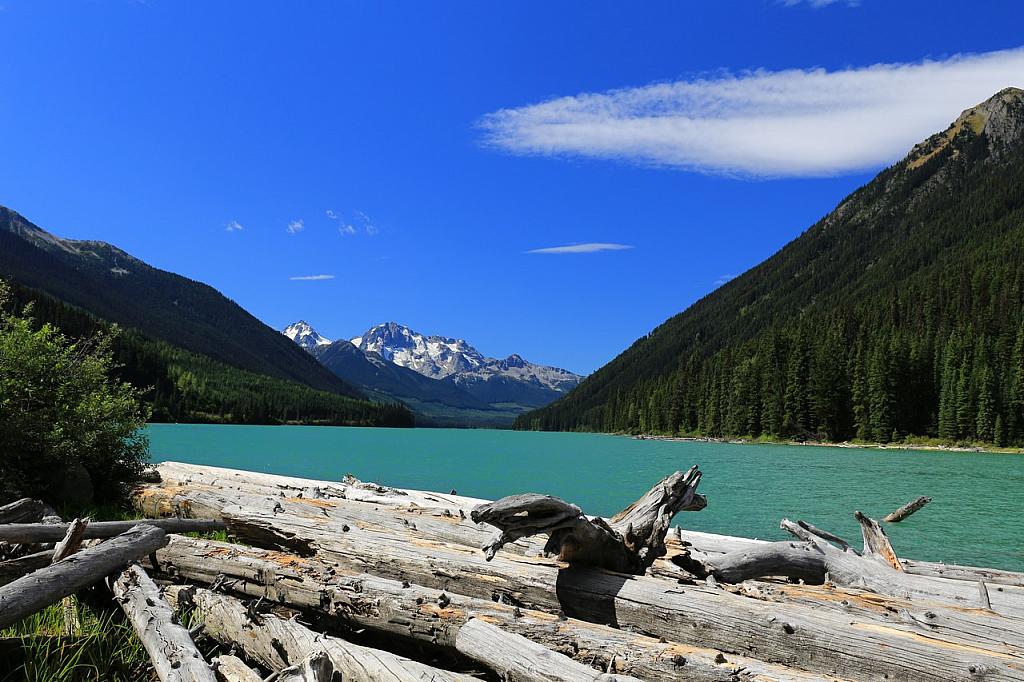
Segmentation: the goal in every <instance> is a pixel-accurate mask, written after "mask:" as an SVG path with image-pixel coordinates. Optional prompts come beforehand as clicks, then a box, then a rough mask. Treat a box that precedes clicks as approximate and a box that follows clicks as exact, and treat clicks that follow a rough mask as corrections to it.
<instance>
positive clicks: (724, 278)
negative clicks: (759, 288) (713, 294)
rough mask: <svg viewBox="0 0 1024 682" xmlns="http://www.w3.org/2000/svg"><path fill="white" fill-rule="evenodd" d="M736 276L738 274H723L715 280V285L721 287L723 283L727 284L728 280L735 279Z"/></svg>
mask: <svg viewBox="0 0 1024 682" xmlns="http://www.w3.org/2000/svg"><path fill="white" fill-rule="evenodd" d="M735 278H736V275H722V276H720V277H719V278H718V279H716V280H715V286H716V287H720V286H722V285H723V284H725V283H726V282H728V281H730V280H733V279H735Z"/></svg>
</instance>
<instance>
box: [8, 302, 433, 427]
mask: <svg viewBox="0 0 1024 682" xmlns="http://www.w3.org/2000/svg"><path fill="white" fill-rule="evenodd" d="M11 294H12V300H11V302H10V305H11V308H12V310H13V311H22V310H25V309H26V306H30V307H29V308H28V309H29V310H30V314H31V316H32V318H33V319H34V320H35V321H36V322H37V323H38V324H43V323H49V324H52V325H54V326H55V327H57V328H58V329H59V330H60V331H61V332H62V333H64V334H65V335H67V336H69V337H72V338H75V339H91V338H93V337H95V336H97V335H102V334H107V333H109V332H110V325H109V324H108V323H106V322H104V321H102V320H99V319H98V318H96V317H94V316H92V315H90V314H88V313H86V312H85V311H83V310H81V309H79V308H75V307H73V306H70V305H68V304H66V303H63V302H61V301H58V300H57V299H55V298H53V297H51V296H48V295H47V294H44V293H42V292H40V291H37V290H33V289H29V288H27V287H24V286H19V285H17V284H15V285H12V286H11ZM113 352H114V358H115V361H116V362H117V364H118V368H117V370H116V371H117V373H118V375H119V377H120V378H121V379H122V380H123V381H127V382H129V383H131V384H133V385H134V386H137V387H139V388H141V389H142V390H143V398H144V399H145V400H146V402H147V403H149V405H150V406H151V408H152V419H151V421H157V422H167V421H173V422H214V423H223V422H228V423H236V424H280V423H296V422H297V423H304V424H331V425H344V426H412V425H413V416H412V414H411V413H410V412H409V410H408V409H407V408H406V407H405V406H403V405H399V404H397V403H394V402H391V403H387V404H378V403H372V402H369V401H367V400H357V399H354V398H351V397H348V396H343V395H338V394H337V393H331V392H328V391H319V390H316V389H313V388H310V387H309V386H306V385H304V384H300V383H298V382H294V381H289V380H286V379H278V378H275V377H270V376H267V375H265V374H258V373H256V372H249V371H246V370H242V369H238V368H236V367H232V366H230V365H226V364H224V363H221V362H218V361H216V360H213V359H211V358H209V357H207V356H204V355H199V354H197V353H192V352H189V351H186V350H183V349H181V348H178V347H176V346H173V345H171V344H169V343H166V342H164V341H157V340H154V339H150V338H148V337H147V336H145V335H144V334H142V333H141V332H139V331H138V330H135V329H122V330H121V332H120V333H119V334H118V335H116V337H115V340H114V343H113Z"/></svg>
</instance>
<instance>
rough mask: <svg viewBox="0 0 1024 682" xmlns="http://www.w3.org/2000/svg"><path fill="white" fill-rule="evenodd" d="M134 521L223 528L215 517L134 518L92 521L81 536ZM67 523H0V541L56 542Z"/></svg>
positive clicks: (172, 527)
mask: <svg viewBox="0 0 1024 682" xmlns="http://www.w3.org/2000/svg"><path fill="white" fill-rule="evenodd" d="M138 525H148V526H156V527H157V528H160V529H162V530H163V531H164V532H165V533H207V532H211V531H216V530H224V523H223V522H222V521H220V520H218V519H136V520H133V521H94V522H92V523H90V524H89V525H88V527H87V528H86V529H85V535H84V536H83V537H82V539H85V540H94V539H97V538H112V537H114V536H116V535H120V534H121V533H124V532H125V531H127V530H129V529H131V528H134V527H136V526H138ZM68 527H69V525H68V524H45V523H11V524H7V525H3V526H0V541H6V542H20V543H40V542H58V541H60V540H61V539H63V538H64V536H65V535H67V532H68Z"/></svg>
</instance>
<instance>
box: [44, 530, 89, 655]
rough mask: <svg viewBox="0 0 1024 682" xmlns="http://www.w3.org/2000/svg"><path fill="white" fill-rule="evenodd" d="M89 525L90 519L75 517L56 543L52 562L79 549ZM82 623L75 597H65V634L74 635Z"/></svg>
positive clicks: (61, 559)
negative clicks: (62, 537)
mask: <svg viewBox="0 0 1024 682" xmlns="http://www.w3.org/2000/svg"><path fill="white" fill-rule="evenodd" d="M88 526H89V519H74V520H73V521H72V522H71V523H70V524H68V531H67V534H65V535H64V539H63V540H61V541H60V542H58V543H57V544H56V546H55V547H54V548H53V558H52V560H51V563H54V564H55V563H57V562H58V561H63V560H64V559H67V558H68V557H69V556H71V555H72V554H74V553H75V552H77V551H78V549H79V548H80V547H81V546H82V537H83V536H84V535H85V529H86V528H88ZM81 627H82V624H81V622H80V621H79V619H78V607H77V606H76V604H75V600H74V598H73V597H70V596H68V597H64V634H65V635H68V636H70V635H74V634H77V633H78V631H79V630H81Z"/></svg>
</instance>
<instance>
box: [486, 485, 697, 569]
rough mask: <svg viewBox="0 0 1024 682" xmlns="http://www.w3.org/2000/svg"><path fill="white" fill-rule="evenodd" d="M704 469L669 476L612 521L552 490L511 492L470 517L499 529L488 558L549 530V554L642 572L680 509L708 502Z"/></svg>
mask: <svg viewBox="0 0 1024 682" xmlns="http://www.w3.org/2000/svg"><path fill="white" fill-rule="evenodd" d="M700 478H701V473H700V470H699V469H698V468H697V467H696V466H694V467H691V468H690V469H689V470H688V471H686V472H685V473H683V472H681V471H677V472H675V473H674V474H672V475H670V476H667V477H665V478H664V479H663V480H661V481H660V482H659V483H658V484H657V485H655V486H654V487H653V488H651V489H650V490H649V491H647V493H645V494H644V495H643V496H642V497H641V498H640V499H639V500H637V501H636V502H634V503H633V504H631V505H629V506H628V507H627V508H626V509H624V510H622V511H621V512H619V513H618V514H616V515H615V516H613V517H612V518H611V520H609V521H605V520H604V519H602V518H600V517H587V516H585V515H584V514H583V512H582V511H581V510H580V508H579V507H577V506H576V505H574V504H569V503H568V502H565V501H564V500H561V499H559V498H557V497H551V496H550V495H536V494H526V495H512V496H510V497H503V498H502V499H500V500H497V501H495V502H489V503H487V504H482V505H480V506H478V507H477V508H475V509H473V511H472V512H471V513H470V518H472V519H473V521H475V522H476V523H487V524H489V525H491V526H495V527H496V528H498V530H499V533H498V534H497V535H496V536H495V537H494V538H493V539H492V540H490V541H489V542H488V543H487V544H486V545H484V554H485V555H486V556H487V559H488V560H490V559H492V558H494V555H495V553H496V552H497V551H498V550H499V549H500V548H502V547H503V546H505V545H506V544H508V543H510V542H515V541H516V540H518V539H520V538H525V537H530V536H533V535H537V534H539V533H544V534H547V536H548V541H547V544H545V545H544V554H545V555H547V556H557V557H558V558H559V559H561V560H562V561H566V562H568V563H570V564H582V565H585V566H599V567H601V568H607V569H608V570H611V571H619V572H621V573H633V574H636V575H643V574H644V573H646V572H647V569H648V568H650V566H651V564H653V563H654V560H655V559H658V558H659V557H662V556H664V555H665V553H666V551H667V550H666V549H665V535H666V534H667V533H668V528H669V524H670V523H671V521H672V517H674V516H675V515H676V513H677V512H680V511H699V510H701V509H703V508H704V507H705V506H707V500H706V499H705V498H704V496H703V495H698V494H697V486H698V485H699V484H700Z"/></svg>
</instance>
